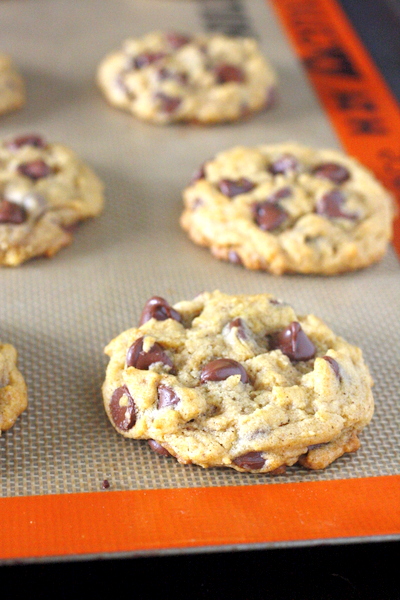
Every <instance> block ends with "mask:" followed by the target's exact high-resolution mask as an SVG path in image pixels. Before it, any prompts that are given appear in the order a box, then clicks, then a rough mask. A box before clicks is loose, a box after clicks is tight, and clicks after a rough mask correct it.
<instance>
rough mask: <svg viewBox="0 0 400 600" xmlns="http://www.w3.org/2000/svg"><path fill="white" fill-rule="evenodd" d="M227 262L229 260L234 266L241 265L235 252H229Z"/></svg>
mask: <svg viewBox="0 0 400 600" xmlns="http://www.w3.org/2000/svg"><path fill="white" fill-rule="evenodd" d="M228 260H229V262H231V263H232V264H234V265H241V264H243V263H242V259H241V258H240V256H239V254H238V253H237V252H236V251H235V250H229V252H228Z"/></svg>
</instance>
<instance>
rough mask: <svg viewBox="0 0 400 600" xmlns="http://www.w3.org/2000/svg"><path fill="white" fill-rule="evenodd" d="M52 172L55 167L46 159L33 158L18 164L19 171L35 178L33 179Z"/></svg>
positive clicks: (34, 179) (46, 175)
mask: <svg viewBox="0 0 400 600" xmlns="http://www.w3.org/2000/svg"><path fill="white" fill-rule="evenodd" d="M52 172H53V169H52V168H51V167H49V165H48V164H47V163H45V162H44V160H33V161H32V162H29V163H22V164H20V165H18V173H19V174H20V175H25V177H29V178H30V179H33V181H36V180H38V179H41V178H42V177H48V176H49V175H51V173H52Z"/></svg>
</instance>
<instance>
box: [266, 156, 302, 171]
mask: <svg viewBox="0 0 400 600" xmlns="http://www.w3.org/2000/svg"><path fill="white" fill-rule="evenodd" d="M298 167H299V161H298V160H297V158H296V157H295V156H293V155H292V154H282V156H281V157H279V158H277V159H276V160H274V162H273V163H271V164H270V165H269V167H268V171H269V172H270V173H272V175H278V174H285V173H288V172H289V171H296V170H297V169H298Z"/></svg>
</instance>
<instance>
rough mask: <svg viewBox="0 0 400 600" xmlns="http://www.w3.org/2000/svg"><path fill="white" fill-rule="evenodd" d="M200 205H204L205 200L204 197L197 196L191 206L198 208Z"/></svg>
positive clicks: (193, 208) (194, 208)
mask: <svg viewBox="0 0 400 600" xmlns="http://www.w3.org/2000/svg"><path fill="white" fill-rule="evenodd" d="M200 206H204V200H203V199H202V198H195V199H194V200H193V202H192V205H191V207H190V208H191V209H192V210H197V209H198V208H200Z"/></svg>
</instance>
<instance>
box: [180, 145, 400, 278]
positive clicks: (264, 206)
mask: <svg viewBox="0 0 400 600" xmlns="http://www.w3.org/2000/svg"><path fill="white" fill-rule="evenodd" d="M184 204H185V209H184V212H183V214H182V216H181V221H180V222H181V225H182V227H183V229H185V230H186V231H187V232H188V234H189V236H190V238H191V239H192V240H193V241H194V242H196V243H197V244H200V245H204V246H208V247H209V248H210V250H211V252H212V253H213V254H214V256H216V257H217V258H221V259H224V260H228V261H231V262H235V263H241V264H243V265H244V266H245V267H247V268H248V269H263V270H266V271H270V272H272V273H275V274H278V275H280V274H282V273H285V272H297V273H315V274H323V275H334V274H336V273H341V272H344V271H352V270H354V269H360V268H362V267H366V266H368V265H370V264H372V263H374V262H376V261H378V260H380V259H381V258H382V256H383V255H384V253H385V251H386V248H387V245H388V242H389V240H390V239H391V236H392V221H393V216H394V201H393V198H392V197H391V195H390V193H389V192H388V191H387V190H385V189H384V187H383V186H382V185H381V184H380V183H379V182H378V181H377V179H376V178H375V177H374V175H373V174H372V173H371V172H370V171H368V170H367V169H366V168H365V167H364V166H362V165H361V164H360V163H359V162H358V161H357V160H355V159H354V158H351V157H349V156H347V155H345V154H343V153H342V152H339V151H336V150H315V149H313V148H309V147H306V146H302V145H300V144H295V143H285V144H277V145H272V146H267V145H265V146H259V147H255V148H249V147H242V146H239V147H235V148H232V149H230V150H227V151H225V152H221V153H220V154H218V155H217V156H216V157H215V158H213V159H211V160H208V161H207V162H205V163H204V165H203V166H202V167H201V168H200V169H199V171H198V172H197V173H196V174H195V176H194V179H193V181H192V182H191V184H190V185H189V186H188V187H187V188H186V190H185V191H184Z"/></svg>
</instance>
